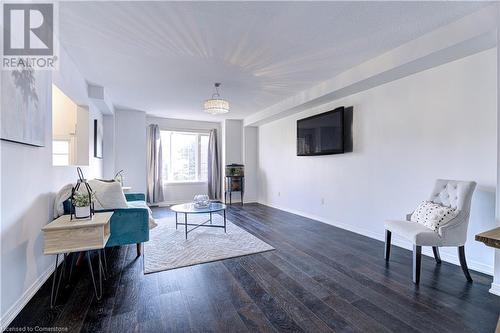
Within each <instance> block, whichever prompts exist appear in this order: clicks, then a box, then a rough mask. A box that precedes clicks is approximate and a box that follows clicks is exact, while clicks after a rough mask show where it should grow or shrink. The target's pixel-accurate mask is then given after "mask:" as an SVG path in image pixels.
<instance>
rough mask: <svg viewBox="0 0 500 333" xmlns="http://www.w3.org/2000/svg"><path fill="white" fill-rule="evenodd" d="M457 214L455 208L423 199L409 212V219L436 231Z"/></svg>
mask: <svg viewBox="0 0 500 333" xmlns="http://www.w3.org/2000/svg"><path fill="white" fill-rule="evenodd" d="M457 214H458V211H457V210H456V209H453V208H450V207H446V206H442V205H440V204H437V203H434V202H432V201H424V202H422V203H421V204H420V205H419V206H418V207H417V209H415V211H414V212H413V214H411V219H410V220H411V221H412V222H417V223H420V224H423V225H424V226H426V227H427V228H429V229H431V230H433V231H435V232H438V229H439V227H442V226H443V225H445V224H446V223H448V222H450V220H452V219H454V218H455V217H456V216H457Z"/></svg>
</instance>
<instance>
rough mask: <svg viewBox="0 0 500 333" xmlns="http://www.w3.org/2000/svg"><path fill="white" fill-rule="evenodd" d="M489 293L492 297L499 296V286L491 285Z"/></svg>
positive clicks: (496, 284)
mask: <svg viewBox="0 0 500 333" xmlns="http://www.w3.org/2000/svg"><path fill="white" fill-rule="evenodd" d="M489 291H490V293H492V294H494V295H497V296H500V284H498V283H492V284H491V288H490V290H489Z"/></svg>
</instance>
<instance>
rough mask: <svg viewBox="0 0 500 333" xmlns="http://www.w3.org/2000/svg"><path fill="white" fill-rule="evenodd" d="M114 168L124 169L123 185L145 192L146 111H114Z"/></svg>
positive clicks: (136, 191) (138, 191)
mask: <svg viewBox="0 0 500 333" xmlns="http://www.w3.org/2000/svg"><path fill="white" fill-rule="evenodd" d="M115 169H116V171H119V170H122V169H123V170H124V185H125V186H131V187H132V190H131V192H133V193H146V113H145V112H142V111H135V110H116V111H115Z"/></svg>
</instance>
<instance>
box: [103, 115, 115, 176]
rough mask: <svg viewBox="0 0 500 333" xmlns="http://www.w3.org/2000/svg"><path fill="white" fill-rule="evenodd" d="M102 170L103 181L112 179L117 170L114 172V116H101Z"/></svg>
mask: <svg viewBox="0 0 500 333" xmlns="http://www.w3.org/2000/svg"><path fill="white" fill-rule="evenodd" d="M102 128H103V139H102V142H103V147H102V157H103V161H104V163H103V170H102V176H103V177H104V178H105V179H113V178H114V177H115V174H116V172H117V171H118V170H115V116H114V115H103V117H102Z"/></svg>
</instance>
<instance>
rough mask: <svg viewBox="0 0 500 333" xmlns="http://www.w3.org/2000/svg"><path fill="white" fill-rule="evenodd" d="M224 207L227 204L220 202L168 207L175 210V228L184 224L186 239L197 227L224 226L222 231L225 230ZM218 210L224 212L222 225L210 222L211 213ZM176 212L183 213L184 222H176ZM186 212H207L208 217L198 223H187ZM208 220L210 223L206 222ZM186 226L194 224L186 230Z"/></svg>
mask: <svg viewBox="0 0 500 333" xmlns="http://www.w3.org/2000/svg"><path fill="white" fill-rule="evenodd" d="M226 208H227V206H226V205H224V204H222V203H220V202H211V203H210V206H208V207H206V208H196V206H195V205H194V203H192V202H190V203H185V204H180V205H175V206H172V207H170V209H171V210H173V211H174V212H175V229H177V226H178V225H184V231H185V233H186V239H187V237H188V233H190V232H191V231H193V230H195V229H197V228H199V227H210V228H224V232H226ZM220 211H223V212H224V225H217V224H212V213H215V212H220ZM178 213H182V214H184V223H179V222H178V219H177V215H178ZM188 214H209V219H208V220H206V221H204V222H202V223H198V224H194V223H188ZM209 222H210V224H208V223H209ZM188 226H194V228H191V229H190V230H188Z"/></svg>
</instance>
